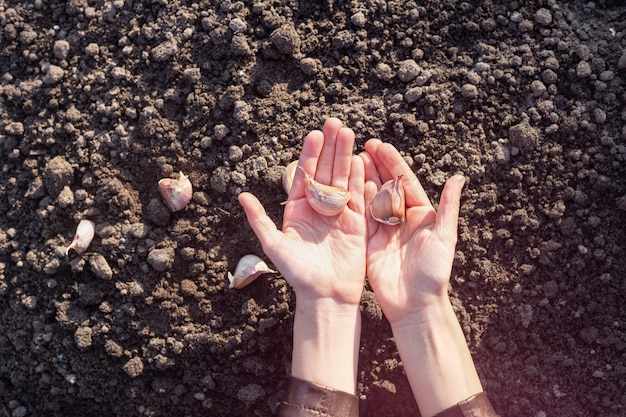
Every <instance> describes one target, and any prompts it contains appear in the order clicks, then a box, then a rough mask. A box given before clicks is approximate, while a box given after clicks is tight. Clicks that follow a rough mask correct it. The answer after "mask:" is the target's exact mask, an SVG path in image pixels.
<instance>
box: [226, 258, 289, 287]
mask: <svg viewBox="0 0 626 417" xmlns="http://www.w3.org/2000/svg"><path fill="white" fill-rule="evenodd" d="M276 272H278V271H274V270H273V269H270V267H269V266H267V264H266V263H265V262H264V261H263V259H261V258H259V257H258V256H256V255H245V256H243V257H242V258H241V259H240V260H239V262H238V263H237V267H236V268H235V275H233V274H231V273H230V271H229V272H228V282H229V286H228V288H237V289H240V288H243V287H245V286H246V285H248V284H250V283H251V282H252V281H254V280H255V279H257V278H258V277H259V276H260V275H262V274H265V273H276Z"/></svg>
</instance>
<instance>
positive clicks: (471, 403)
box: [435, 392, 499, 417]
mask: <svg viewBox="0 0 626 417" xmlns="http://www.w3.org/2000/svg"><path fill="white" fill-rule="evenodd" d="M435 417H499V416H498V414H496V412H495V411H494V409H493V407H492V406H491V403H490V402H489V399H488V398H487V394H485V393H484V392H481V393H480V394H476V395H472V396H471V397H469V398H468V399H467V400H463V401H461V402H460V403H458V404H457V405H454V406H452V407H450V408H448V409H446V410H443V411H442V412H441V413H439V414H437V415H436V416H435Z"/></svg>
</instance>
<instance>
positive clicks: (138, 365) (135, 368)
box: [122, 356, 143, 378]
mask: <svg viewBox="0 0 626 417" xmlns="http://www.w3.org/2000/svg"><path fill="white" fill-rule="evenodd" d="M122 369H123V370H124V372H126V374H127V375H128V376H129V377H131V378H137V377H138V376H139V375H141V374H142V373H143V362H142V361H141V358H138V357H136V356H135V357H134V358H131V359H129V360H128V362H126V363H125V364H124V366H122Z"/></svg>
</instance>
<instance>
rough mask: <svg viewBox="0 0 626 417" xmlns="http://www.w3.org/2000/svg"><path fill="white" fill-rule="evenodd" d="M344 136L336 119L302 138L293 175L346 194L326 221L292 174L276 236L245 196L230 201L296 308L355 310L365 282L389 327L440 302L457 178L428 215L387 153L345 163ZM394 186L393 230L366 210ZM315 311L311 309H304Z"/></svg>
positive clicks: (408, 177)
mask: <svg viewBox="0 0 626 417" xmlns="http://www.w3.org/2000/svg"><path fill="white" fill-rule="evenodd" d="M354 141H355V134H354V132H353V131H352V130H351V129H350V128H348V127H345V126H343V124H342V122H341V121H340V120H339V119H337V118H329V119H328V120H326V122H325V123H324V127H323V131H318V130H314V131H311V132H310V133H309V134H308V135H307V136H306V138H305V141H304V144H303V147H302V153H301V156H300V159H299V165H300V167H302V168H303V170H304V171H305V172H306V173H308V174H309V175H310V176H311V177H313V178H314V179H315V180H316V181H318V182H320V183H322V184H326V185H333V186H336V187H340V188H343V189H347V190H348V191H349V192H350V201H349V202H348V205H347V207H346V208H345V209H344V210H343V212H341V213H340V214H339V215H336V216H330V217H326V216H322V215H320V214H318V213H317V212H315V211H314V210H313V209H312V208H311V206H310V205H309V203H308V201H307V199H306V196H305V175H304V172H302V170H296V173H295V177H294V180H293V184H292V188H291V191H290V194H289V199H288V200H287V203H286V205H285V210H284V215H283V227H282V230H280V229H278V228H277V227H276V225H275V224H274V222H273V221H272V219H271V218H270V217H268V216H267V214H266V212H265V209H264V208H263V205H262V204H261V203H260V202H259V200H258V199H257V198H256V197H255V196H254V195H252V194H250V193H242V194H240V195H239V201H240V203H241V205H242V206H243V208H244V210H245V212H246V216H247V218H248V222H249V223H250V226H251V227H252V229H253V231H254V233H255V234H256V236H257V237H258V239H259V240H260V242H261V245H262V246H263V251H264V252H265V254H266V255H267V256H268V257H269V259H270V260H271V261H272V263H273V264H274V265H275V266H276V267H277V268H278V269H279V271H280V272H281V274H282V275H283V276H284V278H285V279H286V280H287V281H288V282H289V284H290V285H291V286H292V287H293V289H294V291H295V293H296V297H297V303H298V307H299V308H301V309H307V306H308V305H310V306H311V309H314V308H316V307H317V306H319V303H320V302H321V303H324V305H327V306H329V307H328V308H329V309H333V308H339V309H341V308H343V307H345V306H358V305H359V303H360V300H361V294H362V291H363V287H364V280H365V277H366V276H367V278H368V280H369V283H370V285H371V287H372V289H373V290H374V293H375V294H376V298H377V299H378V302H379V304H380V306H381V308H382V310H383V312H384V313H385V316H386V317H387V319H388V320H389V321H390V322H391V323H392V324H394V323H399V322H401V321H402V320H403V319H405V318H408V317H411V316H412V315H413V314H414V313H417V314H419V312H420V311H421V310H422V309H424V308H426V307H428V305H429V304H431V303H436V302H439V301H440V300H441V299H442V298H444V297H447V286H448V282H449V279H450V273H451V269H452V262H453V259H454V253H455V246H456V242H457V223H458V217H459V205H460V195H461V190H462V188H463V184H464V181H465V180H464V177H463V176H460V175H455V176H453V177H451V178H450V179H449V180H448V181H447V182H446V184H445V186H444V189H443V192H442V194H441V199H440V202H439V206H438V209H437V210H435V208H434V207H433V205H432V204H431V202H430V200H429V198H428V196H427V195H426V192H425V191H424V189H423V187H422V185H421V184H420V182H419V180H418V179H417V177H416V176H415V174H414V173H413V172H412V171H411V169H410V167H409V166H408V165H407V163H406V161H405V160H404V159H403V158H402V156H401V155H400V153H399V152H398V151H397V149H396V148H395V147H394V146H392V145H391V144H388V143H383V142H382V141H380V140H378V139H371V140H369V141H367V143H366V144H365V151H363V152H362V153H360V154H359V155H353V153H352V150H353V146H354ZM401 175H402V176H403V177H402V186H403V187H404V191H405V203H406V216H405V221H404V222H403V223H401V224H399V225H387V224H382V223H379V222H377V221H376V220H374V219H373V218H372V216H371V214H370V211H369V204H370V202H371V200H372V199H373V197H374V196H375V194H376V193H377V191H378V189H379V188H380V187H381V185H382V184H383V183H385V182H386V181H388V180H390V179H393V178H396V177H398V176H401ZM314 306H315V307H314Z"/></svg>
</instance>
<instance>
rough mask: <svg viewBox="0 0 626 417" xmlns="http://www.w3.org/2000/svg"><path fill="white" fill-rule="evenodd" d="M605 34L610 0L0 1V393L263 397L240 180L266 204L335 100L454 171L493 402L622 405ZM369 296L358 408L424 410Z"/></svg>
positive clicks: (622, 55) (619, 155) (461, 307)
mask: <svg viewBox="0 0 626 417" xmlns="http://www.w3.org/2000/svg"><path fill="white" fill-rule="evenodd" d="M625 35H626V6H624V4H623V3H622V2H619V1H608V0H606V1H605V0H599V1H597V2H595V3H593V2H586V1H572V2H564V1H557V0H545V1H541V0H536V1H533V0H530V1H508V0H485V1H467V2H460V1H451V0H448V1H426V2H418V1H403V0H387V1H385V0H367V1H340V0H335V1H333V0H328V1H312V2H307V1H300V2H298V1H294V0H284V1H278V0H259V1H234V0H232V1H231V0H223V1H217V0H201V1H184V0H172V1H165V0H146V1H138V0H112V1H109V0H107V1H102V0H90V1H87V0H69V1H54V0H51V1H44V0H32V1H16V0H5V1H3V2H0V48H1V50H0V77H1V79H0V165H1V168H0V214H1V215H0V311H1V312H2V318H1V319H0V416H12V417H20V416H55V417H58V416H66V417H67V416H69V417H72V416H154V417H156V416H190V417H191V416H232V417H237V416H252V415H255V416H270V415H276V413H277V404H278V402H279V400H280V399H281V397H282V395H283V394H284V390H285V385H286V381H287V377H288V370H289V368H290V357H291V335H292V317H293V307H294V297H293V293H292V291H291V290H290V288H289V287H288V286H287V284H286V283H285V281H284V280H283V279H282V278H281V277H280V276H264V277H263V278H260V279H258V280H257V281H255V282H254V283H253V284H252V285H250V286H248V287H246V288H245V289H243V290H230V289H228V283H227V280H226V273H227V271H229V270H230V271H232V270H233V269H234V267H235V264H236V263H237V261H238V259H239V258H240V257H241V256H243V255H244V254H247V253H255V254H257V255H260V256H263V254H262V251H261V247H260V245H259V243H258V241H257V240H256V238H255V236H254V235H253V233H252V232H251V230H250V228H249V227H248V225H247V223H246V220H245V216H244V214H243V212H242V210H241V208H240V207H239V205H238V203H237V200H236V196H237V194H238V193H240V192H241V191H244V190H248V191H252V192H253V193H255V194H256V195H257V196H259V198H260V199H261V200H262V202H263V203H264V204H265V205H266V207H267V209H268V212H269V213H270V215H271V216H272V218H274V219H275V221H276V222H277V223H280V221H281V210H282V206H281V205H280V202H281V201H283V200H284V199H285V195H284V193H283V191H282V188H281V184H280V177H281V174H282V171H283V169H284V167H285V166H286V165H287V164H288V163H289V162H290V161H292V160H294V159H296V158H297V157H298V155H299V151H300V149H301V144H302V139H303V137H304V135H305V134H306V133H307V132H308V131H309V130H311V129H316V128H320V127H321V126H322V123H323V121H324V119H325V118H326V117H328V116H337V117H339V118H341V119H342V120H343V121H344V122H345V123H346V124H347V125H348V126H350V127H351V128H353V129H354V130H355V132H356V134H357V141H358V143H357V149H356V150H357V151H360V150H361V149H362V145H363V143H364V142H365V141H366V140H367V139H369V138H372V137H379V138H382V139H384V140H386V141H389V142H391V143H393V144H394V145H395V146H397V147H398V148H399V149H400V150H401V151H403V152H404V154H405V155H406V158H407V161H409V163H410V164H411V166H412V167H413V169H414V170H415V172H416V173H417V174H418V176H419V177H420V179H421V180H422V181H423V183H424V186H425V187H426V189H427V191H428V192H429V193H430V194H431V195H432V198H433V201H437V200H438V197H439V192H440V190H441V186H442V184H443V182H444V181H445V179H446V177H447V176H449V175H450V174H451V173H454V172H462V173H464V174H465V175H466V176H467V177H468V179H469V184H468V186H467V187H466V189H465V191H464V197H463V206H462V219H461V227H460V231H461V239H460V242H459V245H458V256H457V260H456V264H455V268H454V272H453V277H452V285H451V292H452V295H453V300H454V302H455V305H456V308H457V311H458V316H459V318H460V320H461V323H462V325H463V328H464V329H465V331H466V336H467V338H468V340H469V343H470V346H471V349H472V352H473V354H474V358H475V360H476V364H477V366H478V368H479V371H480V375H481V377H482V380H483V382H484V385H485V389H486V390H487V391H488V393H489V395H490V397H491V398H492V401H493V403H494V406H495V408H496V409H497V410H498V411H499V412H500V413H502V414H503V416H527V417H542V416H546V417H552V416H560V417H564V416H565V417H569V416H603V417H611V416H615V417H616V416H624V415H625V413H626V333H625V332H626V306H625V298H626V297H625V295H626V256H625V250H624V242H626V227H625V226H624V225H625V224H626V168H625V167H626V164H625V159H626V144H625V141H626V127H624V126H625V124H626V123H625V121H626V110H625V109H626V88H625V80H626V52H625V51H626V37H625ZM179 171H183V172H184V173H185V174H187V175H189V176H190V178H191V181H192V183H193V186H194V190H195V193H194V196H193V200H192V202H191V203H190V204H189V205H188V206H187V208H186V209H185V210H183V211H180V212H176V213H173V214H171V213H170V212H169V211H168V210H167V209H166V208H165V206H164V204H163V203H162V201H161V199H160V196H159V194H158V191H157V187H156V184H157V181H158V180H159V179H160V178H162V177H170V175H171V176H173V177H175V176H176V175H177V174H178V172H179ZM85 218H87V219H91V220H93V221H94V222H95V223H96V229H97V234H96V237H95V239H94V240H93V242H92V243H91V245H90V246H89V249H88V250H87V251H86V252H85V253H83V254H82V255H77V254H72V253H70V256H69V257H66V256H65V254H64V248H65V247H66V246H67V245H68V244H69V243H70V241H71V240H72V236H73V234H74V230H75V228H76V226H77V224H78V222H79V220H81V219H85ZM363 313H364V314H363V316H364V326H363V337H362V352H361V360H360V378H359V391H360V393H361V394H362V395H363V396H364V398H366V401H365V404H366V412H367V413H368V415H369V416H377V417H384V416H415V415H417V414H418V410H417V406H416V404H415V402H414V400H413V398H412V396H411V392H410V389H409V387H408V384H407V381H406V378H405V376H404V374H403V370H402V364H401V362H400V360H399V357H398V354H397V352H396V349H395V345H394V342H393V338H392V336H391V332H390V329H389V326H388V324H387V323H386V321H385V320H384V318H383V317H382V315H381V312H380V309H379V308H378V306H377V304H376V301H375V298H374V296H373V294H372V293H371V291H369V290H366V291H365V293H364V300H363Z"/></svg>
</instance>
